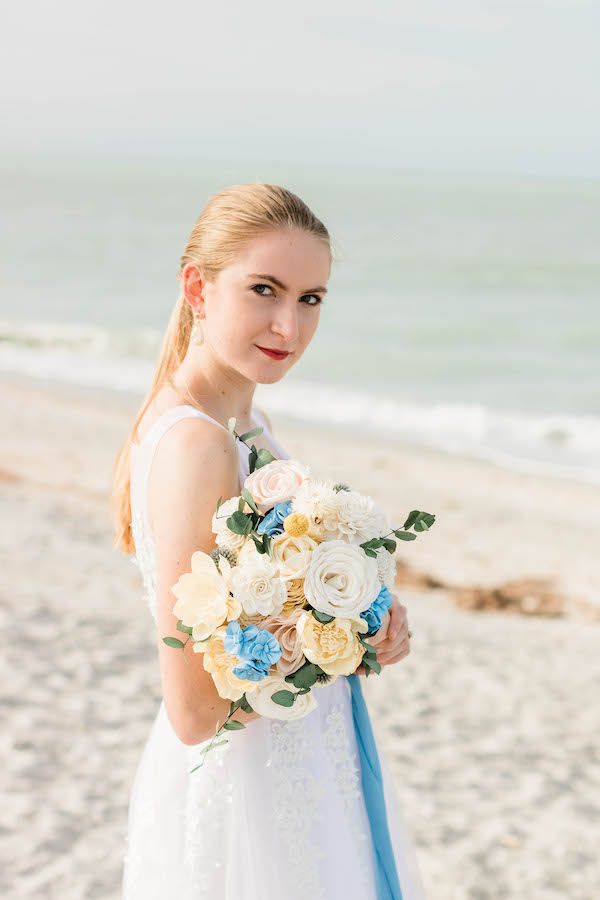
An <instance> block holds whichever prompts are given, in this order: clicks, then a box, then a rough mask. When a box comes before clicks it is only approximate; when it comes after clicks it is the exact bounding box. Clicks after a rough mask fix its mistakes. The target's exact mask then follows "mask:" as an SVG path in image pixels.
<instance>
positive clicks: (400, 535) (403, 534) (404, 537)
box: [394, 530, 417, 541]
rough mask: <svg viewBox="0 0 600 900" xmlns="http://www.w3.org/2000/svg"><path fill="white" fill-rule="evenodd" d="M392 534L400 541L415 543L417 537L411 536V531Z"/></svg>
mask: <svg viewBox="0 0 600 900" xmlns="http://www.w3.org/2000/svg"><path fill="white" fill-rule="evenodd" d="M394 534H395V535H396V537H397V538H400V540H401V541H416V539H417V536H416V534H413V533H412V531H400V530H398V531H394Z"/></svg>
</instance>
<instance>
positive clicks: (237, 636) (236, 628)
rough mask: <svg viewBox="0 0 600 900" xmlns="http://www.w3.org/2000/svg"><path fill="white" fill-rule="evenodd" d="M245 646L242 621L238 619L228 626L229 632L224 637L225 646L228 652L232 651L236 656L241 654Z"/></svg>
mask: <svg viewBox="0 0 600 900" xmlns="http://www.w3.org/2000/svg"><path fill="white" fill-rule="evenodd" d="M243 646H244V632H243V631H242V629H241V627H240V623H239V622H238V621H237V620H234V621H233V622H230V623H229V625H228V626H227V633H226V634H225V637H224V639H223V647H224V648H225V650H226V651H227V653H232V654H233V655H234V656H241V653H242V648H243Z"/></svg>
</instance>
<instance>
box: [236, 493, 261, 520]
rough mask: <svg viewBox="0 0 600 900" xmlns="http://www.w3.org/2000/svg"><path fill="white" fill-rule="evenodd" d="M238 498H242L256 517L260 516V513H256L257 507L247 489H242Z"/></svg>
mask: <svg viewBox="0 0 600 900" xmlns="http://www.w3.org/2000/svg"><path fill="white" fill-rule="evenodd" d="M240 496H241V497H243V498H244V500H245V501H246V503H247V504H248V506H249V507H250V509H253V510H254V512H255V513H256V514H257V515H260V513H259V512H258V506H257V505H256V502H255V500H254V497H253V496H252V494H251V493H250V491H249V490H248V488H245V487H243V488H242V491H241V494H240Z"/></svg>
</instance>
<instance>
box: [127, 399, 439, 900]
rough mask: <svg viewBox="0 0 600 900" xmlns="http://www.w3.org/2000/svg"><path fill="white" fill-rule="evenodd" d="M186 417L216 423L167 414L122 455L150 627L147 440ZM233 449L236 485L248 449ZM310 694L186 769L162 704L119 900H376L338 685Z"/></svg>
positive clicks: (404, 868)
mask: <svg viewBox="0 0 600 900" xmlns="http://www.w3.org/2000/svg"><path fill="white" fill-rule="evenodd" d="M189 416H200V417H202V418H205V419H208V420H209V421H211V422H214V424H215V425H216V426H217V427H219V428H224V426H223V425H221V424H220V423H219V422H216V420H214V419H212V418H211V417H209V416H208V415H206V414H205V413H202V412H200V411H199V410H197V409H196V408H195V407H193V406H190V405H180V406H174V407H172V408H170V409H169V410H168V411H167V412H166V413H164V414H163V415H162V416H160V417H159V418H158V419H156V420H155V422H154V423H153V424H152V426H151V427H150V429H149V430H148V431H147V432H146V434H145V435H144V438H143V439H142V441H141V442H140V443H139V444H134V445H133V448H132V457H131V508H132V531H133V537H134V541H135V547H136V553H135V555H134V556H133V557H132V561H133V562H135V563H136V564H137V565H138V567H139V568H140V571H141V574H142V577H143V582H144V586H145V590H146V596H147V601H148V605H149V607H150V612H151V613H152V615H153V617H154V618H156V596H155V571H154V549H153V538H152V534H151V532H150V528H149V524H148V520H147V517H146V512H145V502H146V484H147V479H148V473H149V470H150V465H151V462H152V458H153V454H154V451H155V449H156V446H157V444H158V442H159V440H160V438H161V437H162V436H163V434H165V432H166V431H167V430H168V429H169V428H171V427H172V426H173V425H174V424H175V423H176V422H178V421H180V420H181V419H183V418H186V417H189ZM254 422H255V424H256V425H262V426H263V428H264V432H263V437H264V441H265V443H268V444H269V446H270V447H271V449H272V452H273V453H274V455H276V456H277V457H278V458H282V459H288V458H289V454H288V453H286V451H285V450H284V448H283V447H282V446H281V445H280V444H279V443H278V442H277V441H276V440H275V438H274V436H273V435H272V434H271V433H270V432H269V430H268V428H267V426H266V422H265V420H264V418H263V417H262V416H260V414H259V413H258V411H257V410H255V411H254ZM237 446H238V449H239V465H240V485H241V484H242V482H243V480H244V479H245V478H246V476H247V475H248V448H247V447H246V446H245V445H244V444H243V443H242V442H237ZM173 652H176V651H173ZM372 677H377V676H372ZM382 677H385V675H383V676H382ZM315 690H316V691H317V694H316V699H317V707H316V709H314V710H313V712H311V713H310V714H308V715H307V716H305V717H304V718H301V719H297V720H295V721H290V722H283V721H278V720H275V719H267V718H262V719H255V720H252V721H250V722H248V723H247V725H246V727H245V729H241V730H239V731H230V732H227V737H228V743H227V744H225V745H223V746H220V747H216V748H213V749H212V750H210V752H209V753H208V754H207V756H206V758H205V761H204V765H203V766H202V767H201V768H199V769H197V770H196V771H195V772H193V773H192V774H190V770H191V769H193V768H194V766H195V765H196V764H197V762H198V761H199V749H200V747H201V746H202V745H197V746H188V745H186V744H183V743H182V742H181V741H180V740H179V738H178V737H177V735H176V733H175V732H174V730H173V728H172V726H171V724H170V721H169V719H168V716H167V713H166V710H165V705H164V701H161V704H160V706H159V708H158V712H157V715H156V718H155V719H154V722H153V724H152V727H151V730H150V734H149V737H148V739H147V742H146V744H145V747H144V749H143V753H142V756H141V759H140V761H139V765H138V768H137V771H136V773H135V779H134V782H133V787H132V792H131V797H130V804H129V817H128V826H127V834H126V836H125V842H126V853H125V856H124V869H123V894H122V896H123V898H124V900H202V898H207V900H208V898H210V900H281V898H285V900H338V898H347V900H353V898H360V900H379V898H378V896H377V890H376V882H375V875H374V865H375V864H374V859H373V848H372V845H371V836H370V831H369V819H368V817H367V813H366V809H365V803H364V797H363V793H362V789H361V778H360V763H359V756H358V752H357V744H356V740H355V732H354V728H353V718H352V707H351V690H350V686H349V683H348V679H347V678H346V677H345V676H340V677H338V678H337V679H335V680H334V681H333V682H331V683H329V684H324V685H321V686H318V687H316V688H315ZM380 764H381V769H382V775H383V778H384V787H385V803H386V809H387V817H388V826H389V832H390V837H391V842H392V846H393V854H394V859H395V862H396V868H397V872H398V878H399V881H400V885H401V889H402V898H403V900H422V898H424V897H425V893H424V890H423V886H422V882H421V878H420V874H419V869H418V865H417V860H416V855H415V852H414V849H413V844H412V839H411V836H410V832H409V829H408V827H407V825H406V823H405V822H404V819H403V817H402V814H401V810H400V806H399V803H398V799H397V796H396V793H395V788H394V784H393V782H392V778H391V774H390V771H389V768H388V764H387V762H386V760H385V758H384V757H383V756H382V755H381V753H380ZM416 764H417V760H415V765H416ZM394 900H396V898H395V897H394Z"/></svg>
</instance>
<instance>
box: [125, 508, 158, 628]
mask: <svg viewBox="0 0 600 900" xmlns="http://www.w3.org/2000/svg"><path fill="white" fill-rule="evenodd" d="M131 534H132V536H133V541H134V544H135V553H134V554H133V556H132V557H131V561H132V563H134V564H135V565H136V566H137V567H138V569H139V570H140V573H141V575H142V581H143V583H144V594H145V599H146V603H147V605H148V609H149V610H150V614H151V616H152V618H153V619H154V620H155V621H156V576H155V563H154V559H155V554H154V541H153V539H152V534H151V533H150V529H149V528H147V527H146V523H145V521H144V517H143V513H142V510H141V509H138V510H136V512H135V513H134V514H133V515H132V517H131Z"/></svg>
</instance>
